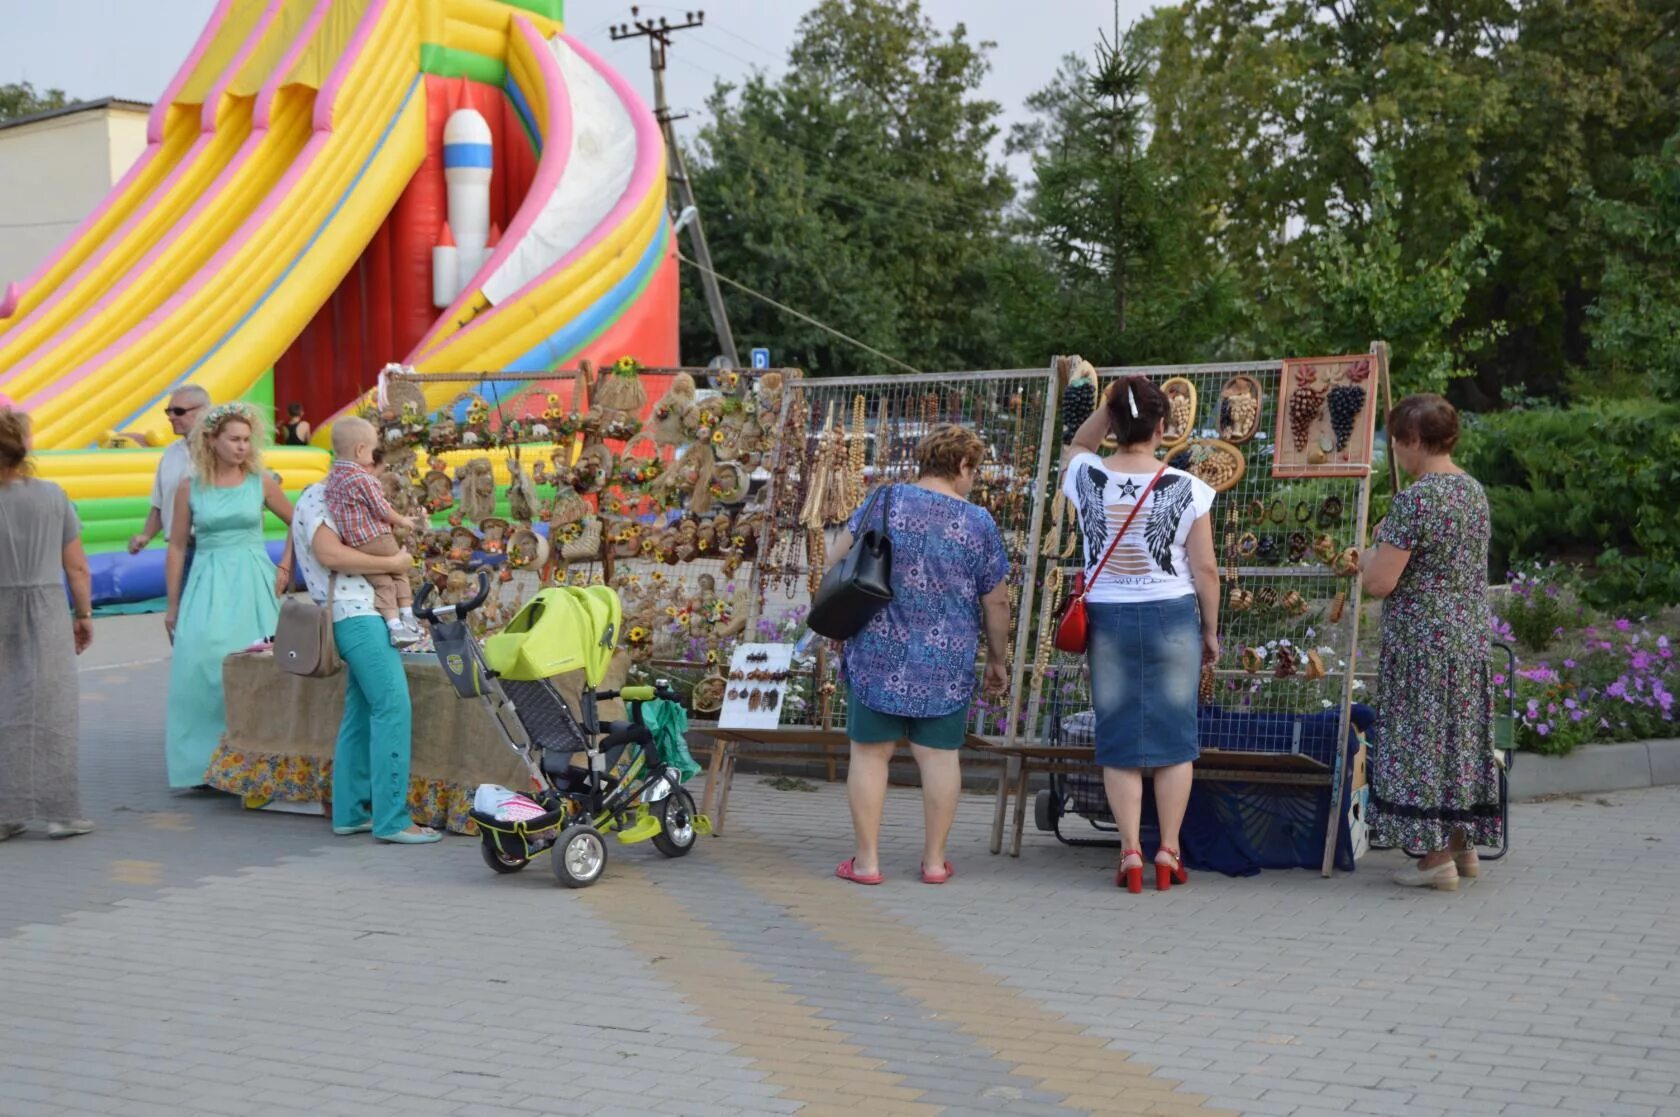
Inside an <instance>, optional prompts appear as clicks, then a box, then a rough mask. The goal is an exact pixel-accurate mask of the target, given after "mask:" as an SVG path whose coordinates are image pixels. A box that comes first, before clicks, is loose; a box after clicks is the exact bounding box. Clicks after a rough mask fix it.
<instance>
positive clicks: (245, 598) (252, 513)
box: [163, 403, 292, 788]
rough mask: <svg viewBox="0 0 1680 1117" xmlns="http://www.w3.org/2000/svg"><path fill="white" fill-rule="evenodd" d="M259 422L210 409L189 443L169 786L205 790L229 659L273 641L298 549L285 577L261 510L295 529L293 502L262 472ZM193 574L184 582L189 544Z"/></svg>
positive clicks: (173, 574)
mask: <svg viewBox="0 0 1680 1117" xmlns="http://www.w3.org/2000/svg"><path fill="white" fill-rule="evenodd" d="M261 429H262V421H261V420H260V419H259V418H258V416H257V413H256V411H255V409H253V408H252V407H250V406H248V405H246V404H243V403H224V404H222V405H221V406H220V407H216V408H212V409H211V410H210V411H209V412H208V413H206V414H205V416H204V417H203V418H202V419H200V420H199V423H198V426H196V427H194V428H193V432H192V434H191V435H189V436H188V438H189V443H188V445H189V447H190V449H191V451H192V459H193V472H192V476H191V477H189V478H188V479H187V480H185V481H182V482H181V487H180V489H179V490H178V491H177V492H176V493H175V518H174V521H173V522H172V524H171V525H170V534H169V557H168V562H167V567H166V569H167V572H168V583H169V612H168V614H167V615H166V616H165V617H164V622H163V623H164V627H165V628H166V629H167V630H168V632H169V638H170V640H171V642H172V643H173V644H174V645H175V651H174V658H173V660H172V662H171V663H170V669H169V716H168V720H167V729H166V733H165V750H166V756H167V759H168V764H169V786H170V787H175V788H185V787H199V786H201V785H203V783H204V772H205V770H206V769H207V768H208V767H209V766H210V754H211V753H213V752H215V751H216V746H217V745H218V744H220V743H221V739H222V733H223V732H224V731H225V730H226V729H227V710H226V707H225V706H224V704H223V696H222V660H223V659H224V658H226V657H227V656H228V654H229V653H231V652H236V651H239V650H240V649H241V648H246V647H249V646H250V645H252V644H254V643H256V642H257V641H259V640H263V639H267V638H268V637H270V636H272V635H273V634H274V622H275V621H276V620H277V619H278V617H279V614H280V604H279V598H278V595H279V594H280V593H283V592H284V591H285V587H286V585H287V583H288V582H290V580H291V573H292V572H291V545H290V543H289V542H288V544H287V548H286V554H285V557H283V558H282V559H281V561H280V566H279V568H278V569H276V568H275V565H274V564H273V563H272V562H270V561H269V560H268V552H267V550H266V549H265V548H264V546H263V509H264V508H265V507H266V508H267V509H268V510H269V511H271V512H273V513H274V514H275V515H276V516H278V517H280V518H281V519H282V520H284V521H286V522H287V523H288V524H289V523H291V520H292V506H291V502H289V501H288V500H287V499H286V494H285V493H283V492H282V491H281V490H280V482H279V481H278V480H276V479H275V477H274V476H273V475H272V474H270V473H267V472H265V471H264V470H263V468H262V453H261V451H260V450H259V449H258V446H257V435H258V432H259V431H261ZM189 541H190V542H192V544H193V548H194V550H193V561H192V572H191V574H190V575H189V576H188V577H187V578H186V585H185V586H183V585H182V584H181V583H182V577H181V575H182V571H183V570H184V569H185V567H186V561H187V545H188V543H189Z"/></svg>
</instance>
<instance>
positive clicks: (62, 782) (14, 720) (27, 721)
mask: <svg viewBox="0 0 1680 1117" xmlns="http://www.w3.org/2000/svg"><path fill="white" fill-rule="evenodd" d="M30 448H31V447H30V439H29V416H27V415H24V414H21V413H19V412H16V411H9V410H6V409H4V408H0V694H4V695H5V700H4V701H0V841H4V840H6V839H7V838H14V837H16V836H17V835H19V834H21V833H22V832H23V828H24V823H25V822H27V821H29V820H32V819H44V820H45V821H46V823H47V836H48V837H52V838H73V837H75V836H76V835H77V834H86V833H87V832H88V831H90V830H92V829H93V823H91V822H89V821H87V820H86V819H85V818H82V817H81V814H82V801H81V794H80V792H79V790H78V787H77V780H76V736H77V716H76V713H77V711H76V705H77V700H78V694H77V687H76V657H77V656H78V655H80V654H81V653H82V652H84V651H86V650H87V648H88V645H89V644H91V643H93V585H92V580H91V578H90V577H89V574H88V563H87V555H86V554H85V553H84V552H83V551H82V540H81V534H82V525H81V522H80V521H79V520H77V519H76V512H75V509H73V508H71V507H70V500H69V498H68V497H66V496H65V495H64V490H63V489H61V488H59V487H58V486H57V485H55V484H53V483H52V482H50V481H39V480H36V479H35V477H34V476H33V474H34V469H33V468H32V467H31V463H30V460H29V452H30ZM65 579H68V581H69V583H70V596H71V599H72V600H73V601H74V603H75V611H74V615H73V617H72V616H66V615H65V612H66V610H65V608H64V580H65Z"/></svg>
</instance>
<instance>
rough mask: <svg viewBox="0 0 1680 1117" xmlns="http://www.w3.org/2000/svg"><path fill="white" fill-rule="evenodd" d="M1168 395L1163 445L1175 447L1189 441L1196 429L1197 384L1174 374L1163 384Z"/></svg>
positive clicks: (1169, 447) (1162, 438)
mask: <svg viewBox="0 0 1680 1117" xmlns="http://www.w3.org/2000/svg"><path fill="white" fill-rule="evenodd" d="M1161 391H1162V392H1163V393H1165V394H1166V397H1167V422H1166V428H1165V429H1164V430H1163V432H1162V437H1161V445H1162V446H1164V447H1166V448H1167V449H1169V450H1171V449H1175V448H1177V447H1179V446H1182V445H1183V444H1184V443H1185V442H1187V441H1189V439H1190V436H1191V435H1192V434H1194V433H1195V430H1196V385H1194V384H1192V383H1191V382H1190V381H1189V380H1187V379H1185V378H1184V377H1182V376H1174V377H1171V378H1170V379H1168V380H1165V381H1163V382H1162V384H1161Z"/></svg>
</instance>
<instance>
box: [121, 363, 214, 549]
mask: <svg viewBox="0 0 1680 1117" xmlns="http://www.w3.org/2000/svg"><path fill="white" fill-rule="evenodd" d="M209 406H210V393H209V392H206V391H205V390H204V389H203V388H200V387H199V386H198V385H196V384H183V385H181V386H180V387H179V388H176V389H175V394H174V395H172V396H170V397H169V406H168V407H166V408H164V409H163V413H164V414H165V415H167V416H169V427H170V429H171V430H173V431H174V432H175V433H176V434H177V435H178V436H179V437H178V438H177V439H176V440H175V441H174V442H171V443H170V444H169V446H168V448H167V449H165V450H164V452H163V457H162V458H160V459H158V467H157V479H156V480H155V481H154V482H153V483H152V510H151V511H150V512H148V513H146V526H145V527H143V528H141V529H140V533H139V534H138V535H136V536H134V537H133V538H131V539H129V541H128V553H129V554H131V555H137V554H139V553H140V552H141V551H143V550H145V549H146V545H147V544H148V543H150V542H151V541H152V540H153V539H155V538H157V535H158V533H159V532H160V531H161V532H162V533H163V537H164V538H165V539H168V538H169V524H170V521H171V520H173V519H174V518H175V493H176V491H177V490H179V489H180V487H181V482H182V481H184V480H186V479H187V478H188V477H190V476H191V475H192V452H191V451H190V450H189V449H188V448H187V435H189V434H191V433H192V429H193V427H194V426H196V425H197V423H198V417H199V416H200V415H202V414H204V409H205V408H207V407H209ZM187 562H188V564H189V568H190V564H191V563H192V549H191V547H190V546H189V547H188V549H187ZM182 577H183V579H184V578H185V575H184V574H183V575H182Z"/></svg>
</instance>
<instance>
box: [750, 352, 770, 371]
mask: <svg viewBox="0 0 1680 1117" xmlns="http://www.w3.org/2000/svg"><path fill="white" fill-rule="evenodd" d="M752 367H753V368H769V367H770V350H768V349H754V350H753V351H752Z"/></svg>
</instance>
